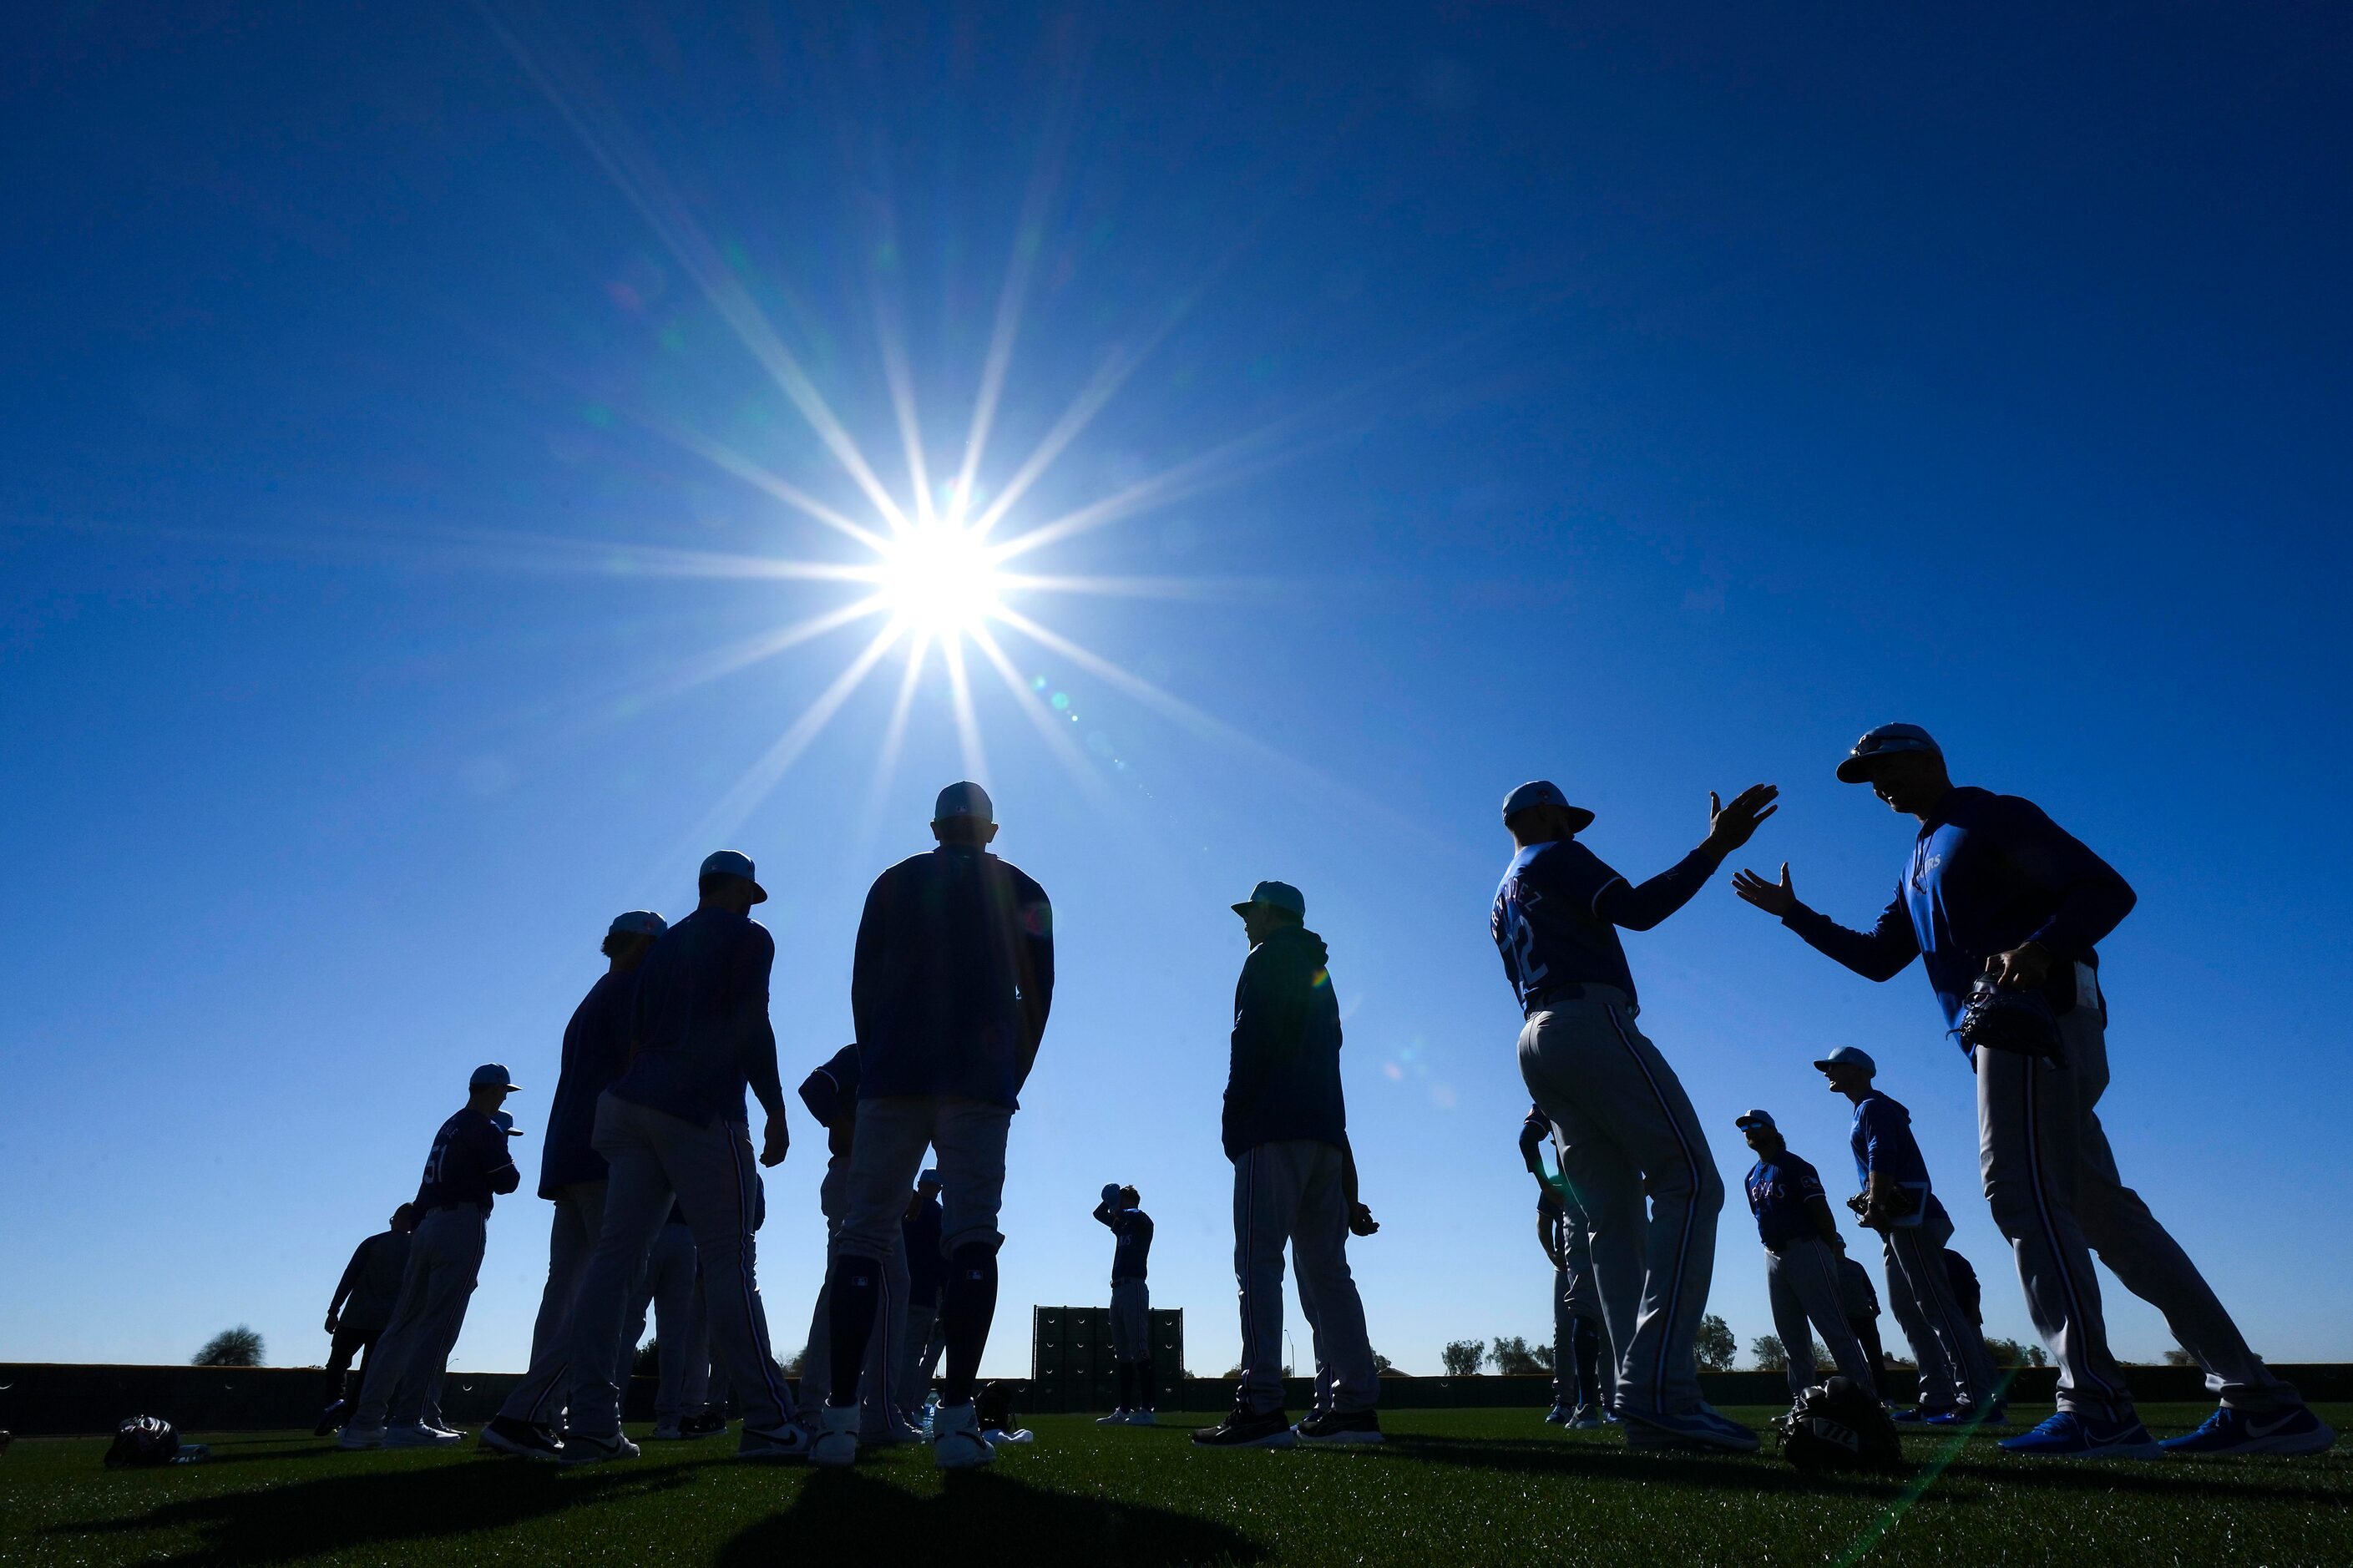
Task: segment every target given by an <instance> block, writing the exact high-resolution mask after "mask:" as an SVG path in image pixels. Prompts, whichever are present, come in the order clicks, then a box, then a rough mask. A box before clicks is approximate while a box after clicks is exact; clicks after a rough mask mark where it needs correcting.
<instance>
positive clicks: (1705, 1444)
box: [1618, 1405, 1757, 1454]
mask: <svg viewBox="0 0 2353 1568" xmlns="http://www.w3.org/2000/svg"><path fill="white" fill-rule="evenodd" d="M1618 1414H1619V1415H1620V1417H1622V1418H1623V1419H1624V1420H1625V1422H1626V1431H1627V1437H1628V1442H1629V1446H1630V1447H1652V1446H1653V1445H1651V1444H1648V1443H1635V1442H1633V1441H1632V1438H1633V1432H1634V1428H1635V1427H1636V1426H1647V1427H1649V1428H1650V1429H1651V1432H1652V1433H1654V1434H1659V1435H1663V1436H1665V1437H1666V1438H1668V1439H1669V1440H1670V1441H1672V1442H1673V1443H1675V1444H1677V1445H1689V1446H1691V1447H1701V1448H1715V1449H1720V1450H1722V1451H1723V1452H1725V1453H1727V1454H1753V1453H1755V1452H1756V1451H1757V1434H1756V1433H1754V1432H1751V1431H1750V1430H1749V1429H1748V1428H1747V1427H1746V1426H1742V1425H1741V1424H1740V1423H1739V1422H1737V1421H1734V1420H1730V1419H1728V1418H1727V1417H1725V1416H1723V1415H1717V1414H1716V1413H1715V1410H1713V1409H1711V1408H1710V1407H1709V1406H1707V1405H1700V1406H1699V1407H1698V1408H1697V1409H1695V1410H1679V1411H1673V1412H1669V1411H1665V1410H1636V1409H1633V1408H1631V1407H1629V1408H1626V1409H1622V1410H1620V1411H1619V1412H1618Z"/></svg>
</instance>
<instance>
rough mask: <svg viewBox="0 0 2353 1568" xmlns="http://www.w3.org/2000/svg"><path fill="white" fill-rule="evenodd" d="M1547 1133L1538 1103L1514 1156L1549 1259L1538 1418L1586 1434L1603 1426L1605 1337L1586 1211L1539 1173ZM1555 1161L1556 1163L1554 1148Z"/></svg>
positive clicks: (1539, 1239)
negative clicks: (1548, 1357) (1548, 1369)
mask: <svg viewBox="0 0 2353 1568" xmlns="http://www.w3.org/2000/svg"><path fill="white" fill-rule="evenodd" d="M1551 1137H1552V1123H1551V1122H1549V1121H1546V1120H1545V1113H1544V1108H1543V1107H1542V1106H1536V1105H1532V1106H1530V1107H1529V1108H1528V1115H1527V1120H1526V1121H1523V1122H1522V1123H1521V1124H1520V1160H1521V1163H1524V1164H1525V1165H1526V1166H1527V1168H1528V1174H1530V1175H1532V1176H1534V1177H1535V1179H1536V1244H1537V1245H1538V1246H1539V1247H1543V1248H1544V1255H1545V1257H1546V1259H1548V1260H1549V1261H1550V1262H1551V1264H1552V1408H1551V1409H1549V1410H1547V1411H1546V1412H1545V1421H1546V1424H1547V1425H1549V1426H1569V1427H1574V1428H1575V1429H1576V1430H1577V1431H1580V1432H1589V1431H1592V1430H1593V1429H1595V1428H1596V1427H1599V1426H1605V1425H1607V1417H1606V1416H1605V1415H1604V1414H1603V1412H1605V1411H1606V1410H1607V1409H1608V1408H1609V1393H1610V1389H1609V1378H1608V1376H1607V1375H1606V1374H1605V1372H1604V1368H1605V1367H1606V1366H1607V1365H1608V1363H1609V1360H1610V1358H1609V1356H1608V1355H1607V1354H1605V1353H1604V1352H1605V1351H1606V1349H1607V1347H1608V1343H1609V1331H1608V1330H1607V1329H1605V1328H1604V1327H1603V1326H1602V1322H1601V1299H1600V1297H1599V1294H1598V1293H1597V1292H1596V1291H1595V1290H1594V1289H1593V1237H1592V1236H1591V1234H1590V1233H1589V1232H1588V1230H1587V1229H1586V1225H1585V1213H1584V1211H1583V1210H1582V1209H1579V1208H1577V1207H1576V1206H1575V1205H1572V1204H1571V1203H1570V1202H1569V1201H1568V1197H1567V1193H1566V1187H1567V1184H1566V1183H1565V1182H1563V1181H1562V1180H1561V1178H1560V1177H1559V1176H1557V1175H1551V1174H1547V1173H1546V1171H1545V1163H1544V1146H1545V1143H1546V1141H1548V1140H1549V1139H1551ZM1556 1149H1557V1146H1556ZM1554 1163H1555V1165H1557V1164H1558V1163H1559V1160H1558V1157H1557V1152H1556V1157H1555V1159H1554Z"/></svg>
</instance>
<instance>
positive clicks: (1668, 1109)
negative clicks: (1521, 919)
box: [1601, 1003, 1699, 1410]
mask: <svg viewBox="0 0 2353 1568" xmlns="http://www.w3.org/2000/svg"><path fill="white" fill-rule="evenodd" d="M1601 1011H1602V1014H1603V1016H1606V1017H1608V1018H1609V1027H1610V1029H1611V1030H1612V1031H1613V1032H1614V1033H1615V1034H1616V1035H1617V1037H1618V1043H1619V1044H1620V1045H1621V1046H1623V1047H1626V1054H1627V1055H1628V1056H1630V1057H1631V1058H1634V1065H1635V1066H1636V1067H1637V1068H1641V1072H1642V1081H1643V1082H1644V1083H1647V1084H1649V1085H1650V1086H1651V1094H1652V1095H1653V1096H1654V1097H1655V1098H1656V1099H1657V1100H1658V1102H1659V1110H1660V1112H1661V1114H1662V1115H1663V1116H1665V1117H1666V1119H1667V1126H1668V1128H1669V1129H1670V1130H1671V1131H1673V1133H1674V1135H1675V1146H1676V1147H1677V1148H1678V1149H1680V1150H1681V1151H1682V1152H1683V1165H1684V1167H1685V1168H1686V1169H1688V1170H1689V1171H1690V1172H1691V1182H1692V1195H1691V1202H1690V1203H1689V1204H1688V1205H1686V1206H1685V1207H1684V1209H1683V1234H1682V1235H1681V1236H1680V1237H1677V1238H1676V1241H1675V1275H1674V1284H1673V1286H1672V1288H1671V1289H1669V1290H1668V1292H1667V1310H1666V1322H1665V1326H1664V1331H1662V1333H1661V1334H1660V1336H1659V1353H1658V1356H1657V1357H1656V1359H1655V1361H1654V1363H1653V1364H1652V1366H1651V1408H1652V1409H1654V1410H1655V1409H1657V1408H1658V1407H1659V1404H1660V1401H1661V1400H1662V1399H1663V1398H1664V1397H1665V1394H1666V1386H1667V1352H1668V1351H1669V1350H1670V1349H1672V1346H1673V1344H1674V1338H1675V1315H1676V1313H1677V1311H1678V1310H1680V1309H1681V1307H1682V1306H1683V1269H1684V1268H1685V1267H1686V1265H1687V1264H1688V1263H1689V1261H1690V1258H1691V1233H1692V1221H1693V1220H1694V1219H1696V1218H1697V1217H1698V1215H1699V1162H1698V1161H1697V1160H1695V1159H1694V1158H1693V1157H1692V1152H1691V1141H1690V1140H1689V1139H1686V1138H1685V1137H1684V1136H1683V1123H1682V1122H1680V1121H1676V1120H1675V1112H1674V1107H1673V1106H1672V1105H1670V1104H1668V1103H1667V1096H1666V1092H1665V1091H1664V1090H1663V1089H1660V1088H1659V1080H1658V1079H1656V1078H1655V1077H1653V1076H1652V1075H1651V1064H1650V1063H1648V1062H1646V1061H1644V1060H1643V1059H1642V1053H1641V1051H1639V1050H1637V1049H1636V1048H1635V1047H1634V1042H1633V1041H1631V1040H1630V1039H1628V1038H1627V1037H1626V1031H1625V1028H1624V1027H1623V1026H1620V1024H1619V1022H1618V1010H1617V1009H1616V1008H1614V1007H1611V1006H1609V1005H1608V1004H1606V1003H1605V1004H1604V1005H1602V1009H1601ZM1644 1250H1645V1251H1646V1252H1647V1251H1648V1250H1649V1248H1648V1246H1647V1244H1646V1245H1645V1247H1644ZM1648 1272H1649V1271H1648V1270H1647V1269H1645V1270H1644V1273H1645V1276H1646V1277H1647V1275H1648ZM1638 1306H1639V1304H1638Z"/></svg>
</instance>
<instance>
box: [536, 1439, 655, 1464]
mask: <svg viewBox="0 0 2353 1568" xmlns="http://www.w3.org/2000/svg"><path fill="white" fill-rule="evenodd" d="M637 1457H638V1446H637V1445H636V1444H635V1443H632V1442H630V1441H629V1440H628V1438H627V1437H624V1436H621V1435H620V1434H619V1433H618V1432H616V1433H614V1434H613V1435H612V1436H609V1437H591V1436H586V1434H584V1433H580V1432H575V1433H573V1434H571V1435H570V1436H567V1437H565V1439H564V1451H563V1452H562V1453H560V1454H558V1455H557V1456H556V1458H557V1459H558V1460H559V1461H561V1462H562V1463H564V1464H567V1465H601V1464H605V1463H607V1461H609V1460H613V1459H634V1458H637Z"/></svg>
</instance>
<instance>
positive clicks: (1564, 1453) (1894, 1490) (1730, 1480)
mask: <svg viewBox="0 0 2353 1568" xmlns="http://www.w3.org/2000/svg"><path fill="white" fill-rule="evenodd" d="M1357 1451H1358V1452H1359V1453H1363V1454H1367V1455H1380V1456H1383V1457H1385V1458H1392V1459H1408V1460H1414V1461H1418V1462H1420V1463H1425V1464H1434V1465H1458V1466H1461V1467H1463V1468H1469V1469H1481V1470H1504V1471H1509V1472H1513V1473H1515V1474H1520V1475H1533V1476H1570V1475H1573V1476H1579V1477H1585V1478H1590V1479H1595V1480H1620V1481H1656V1482H1660V1483H1662V1484H1666V1485H1672V1486H1678V1487H1691V1488H1697V1489H1723V1490H1727V1491H1742V1492H1785V1491H1798V1492H1810V1493H1817V1494H1819V1493H1823V1492H1837V1493H1844V1494H1846V1495H1848V1496H1851V1497H1860V1498H1873V1499H1878V1500H1891V1499H1893V1498H1894V1497H1896V1496H1897V1495H1899V1494H1900V1493H1901V1492H1902V1491H1903V1490H1904V1483H1905V1476H1904V1475H1902V1474H1897V1475H1890V1476H1887V1477H1884V1478H1874V1477H1871V1476H1861V1475H1821V1476H1809V1475H1804V1474H1801V1473H1800V1472H1799V1471H1798V1470H1797V1469H1795V1468H1791V1467H1789V1466H1788V1465H1782V1464H1778V1463H1774V1464H1764V1465H1759V1464H1757V1463H1756V1462H1754V1461H1748V1460H1743V1459H1740V1458H1736V1457H1733V1456H1725V1457H1723V1458H1717V1457H1715V1456H1713V1455H1707V1454H1683V1453H1673V1452H1667V1453H1642V1452H1640V1451H1629V1450H1628V1449H1626V1448H1624V1447H1620V1446H1619V1445H1616V1444H1602V1443H1561V1442H1546V1441H1544V1440H1543V1439H1541V1438H1520V1437H1423V1436H1392V1437H1390V1438H1389V1440H1388V1442H1387V1443H1385V1444H1383V1445H1382V1446H1381V1447H1377V1448H1364V1449H1359V1450H1357Z"/></svg>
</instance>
